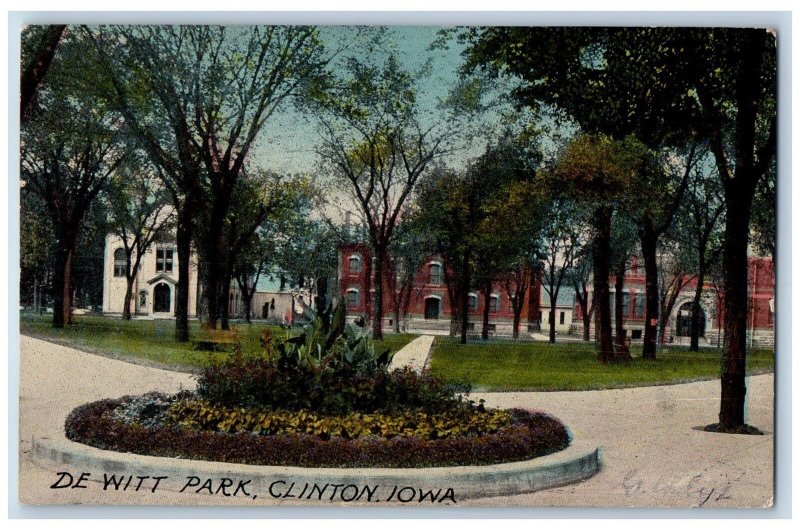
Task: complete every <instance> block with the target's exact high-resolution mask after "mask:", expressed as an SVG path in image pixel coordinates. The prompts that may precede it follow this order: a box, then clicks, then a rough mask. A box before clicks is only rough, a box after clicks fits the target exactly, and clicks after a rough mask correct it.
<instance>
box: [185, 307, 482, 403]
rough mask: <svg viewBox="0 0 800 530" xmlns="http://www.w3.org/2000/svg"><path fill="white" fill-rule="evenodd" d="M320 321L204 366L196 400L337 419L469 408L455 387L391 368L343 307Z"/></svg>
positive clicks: (384, 353)
mask: <svg viewBox="0 0 800 530" xmlns="http://www.w3.org/2000/svg"><path fill="white" fill-rule="evenodd" d="M330 311H331V310H330V309H329V310H327V311H325V312H322V313H321V314H320V315H318V316H317V318H316V320H315V322H314V324H313V325H309V326H306V327H305V328H304V331H303V333H301V334H300V335H298V336H296V337H287V338H285V339H283V340H276V339H275V338H274V336H270V335H266V336H265V337H264V342H265V348H266V355H265V356H260V357H249V358H247V357H245V356H244V355H241V354H237V355H235V356H234V357H232V358H230V359H228V360H227V361H224V362H222V363H218V364H214V365H212V366H211V367H209V368H207V369H206V370H205V372H204V374H203V376H202V377H201V378H200V380H199V381H198V385H197V393H198V395H199V396H200V398H202V399H204V400H207V401H209V402H212V403H215V404H220V405H226V406H244V407H262V408H271V409H286V410H301V409H307V410H313V411H315V412H319V413H328V414H342V413H346V412H350V411H362V412H374V411H378V410H386V411H391V410H403V409H408V408H423V409H425V410H428V411H441V410H453V409H458V408H464V407H467V408H469V404H468V403H467V402H465V401H463V399H462V398H461V397H460V396H457V395H456V394H455V387H454V386H452V385H445V384H443V383H442V382H441V381H439V380H437V379H435V378H431V377H429V376H427V375H420V374H417V373H415V372H413V371H411V370H408V369H406V370H395V371H393V372H389V371H388V366H389V363H390V361H391V358H392V354H391V353H390V351H389V350H388V349H387V350H384V351H378V350H376V348H375V346H374V343H373V341H372V340H371V338H370V337H369V335H368V334H365V333H362V332H360V331H358V330H356V329H355V327H353V326H347V325H345V319H344V316H345V313H344V306H343V305H341V304H340V305H339V306H338V307H337V308H336V310H335V311H333V315H330V314H329V313H330Z"/></svg>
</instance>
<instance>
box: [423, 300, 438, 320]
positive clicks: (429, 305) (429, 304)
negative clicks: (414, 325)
mask: <svg viewBox="0 0 800 530" xmlns="http://www.w3.org/2000/svg"><path fill="white" fill-rule="evenodd" d="M440 304H441V300H439V299H438V298H433V297H431V298H426V299H425V320H438V319H439V306H440Z"/></svg>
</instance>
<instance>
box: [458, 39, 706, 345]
mask: <svg viewBox="0 0 800 530" xmlns="http://www.w3.org/2000/svg"><path fill="white" fill-rule="evenodd" d="M679 34H680V30H679V29H673V28H535V29H530V28H486V29H471V30H467V31H466V32H464V33H463V34H462V40H464V41H466V42H468V43H469V44H470V45H471V46H470V47H469V48H468V49H467V51H466V52H465V55H466V58H467V62H466V65H465V70H467V71H470V70H475V69H484V70H487V71H489V72H491V73H494V74H497V75H501V74H502V75H510V76H513V77H516V78H518V79H520V80H521V81H522V83H521V84H519V85H518V87H517V88H516V89H515V90H514V91H513V95H514V96H515V98H516V99H517V101H518V102H519V103H520V104H522V105H526V106H530V107H533V108H538V107H540V106H549V107H552V108H554V109H555V110H557V111H559V112H561V113H562V114H563V115H565V116H567V117H568V118H569V119H571V120H574V121H575V122H576V123H577V124H578V125H579V126H580V128H581V129H582V130H583V131H584V132H586V133H590V134H598V133H599V134H605V135H608V136H610V137H612V138H614V139H616V140H623V139H624V138H626V137H627V136H630V135H633V136H635V137H636V138H637V139H638V140H639V141H641V142H643V144H645V145H647V146H648V147H649V148H651V149H653V150H656V151H660V150H662V149H664V148H668V147H681V148H682V147H683V146H684V145H685V144H687V143H691V137H692V135H693V131H694V129H693V127H694V124H695V123H696V120H697V116H698V112H697V108H696V106H695V105H694V104H693V101H692V98H691V95H690V94H687V93H686V92H683V93H681V92H680V91H676V90H675V89H674V87H673V82H672V80H671V78H670V75H677V74H680V73H684V71H685V69H686V64H685V60H686V59H685V57H684V55H685V52H684V49H683V48H682V47H681V46H680V45H679V44H676V43H675V42H671V41H669V39H671V38H674V37H675V36H676V35H679ZM665 41H666V44H665ZM654 63H658V64H659V66H658V67H654V66H653V65H654ZM664 65H666V66H664ZM689 162H691V156H690V157H689ZM688 165H691V164H688ZM666 177H667V174H664V173H662V172H653V167H648V166H647V165H644V166H642V174H641V175H639V179H640V180H641V181H642V182H641V184H642V185H641V186H640V187H639V188H638V190H639V192H641V193H640V196H639V200H638V203H639V204H641V205H642V206H643V208H642V209H641V215H640V216H639V217H638V223H639V224H640V242H641V245H642V254H643V258H644V264H645V275H646V304H645V329H644V344H643V356H644V357H645V358H655V342H656V341H655V338H656V337H655V335H656V333H655V325H654V322H655V321H657V319H658V304H657V303H656V301H657V298H658V285H657V277H658V271H657V270H656V268H655V267H656V266H657V260H656V255H655V252H656V248H657V246H658V239H659V237H661V235H663V233H664V231H665V230H666V229H667V228H668V226H669V224H670V222H671V219H672V214H673V213H674V211H675V209H676V207H677V203H678V202H679V200H680V195H681V193H682V188H681V187H680V186H678V187H675V186H672V185H671V184H670V181H669V179H667V178H666Z"/></svg>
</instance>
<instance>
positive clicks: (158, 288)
mask: <svg viewBox="0 0 800 530" xmlns="http://www.w3.org/2000/svg"><path fill="white" fill-rule="evenodd" d="M125 259H126V258H125V250H124V248H123V244H122V239H121V238H120V237H119V236H117V235H114V234H108V235H107V236H106V241H105V251H104V256H103V313H104V314H107V315H121V314H122V312H123V306H124V304H125V290H126V289H127V280H126V278H125V267H126V261H125ZM132 261H135V255H134V256H133V258H132ZM198 273H199V270H198V260H197V254H196V253H195V252H192V255H191V258H190V262H189V308H188V309H189V311H188V313H189V318H197V315H198V309H199V304H198V302H199V300H200V289H201V287H202V286H201V285H200V283H199V281H198ZM177 284H178V249H177V246H176V245H175V242H174V238H169V237H165V238H163V239H162V241H160V242H157V243H154V244H153V245H152V246H151V248H150V249H148V250H147V252H146V253H145V254H144V256H142V259H141V261H140V264H139V269H138V270H137V271H136V275H135V278H134V281H133V291H132V292H133V296H132V298H131V308H130V309H131V315H132V316H139V317H152V318H174V316H175V289H176V286H177ZM301 299H302V300H303V302H305V303H308V304H311V301H310V296H309V295H308V293H305V292H304V291H302V290H299V289H280V288H279V287H278V286H277V285H275V282H274V281H269V275H265V276H264V277H262V281H260V282H259V284H258V286H257V288H256V292H255V293H254V294H253V300H252V303H251V308H250V312H251V318H253V319H263V320H270V321H273V322H294V321H295V319H297V318H298V317H302V315H303V312H304V310H303V304H302V303H300V300H301ZM228 303H229V306H228V312H229V315H230V317H231V318H244V317H245V313H246V311H247V308H246V307H245V303H244V299H243V297H242V292H241V290H240V289H239V286H238V284H236V283H235V282H233V283H232V284H231V292H230V299H229V301H228Z"/></svg>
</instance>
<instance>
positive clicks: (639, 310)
mask: <svg viewBox="0 0 800 530" xmlns="http://www.w3.org/2000/svg"><path fill="white" fill-rule="evenodd" d="M633 314H634V316H637V317H643V316H644V293H636V298H635V299H634V306H633Z"/></svg>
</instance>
